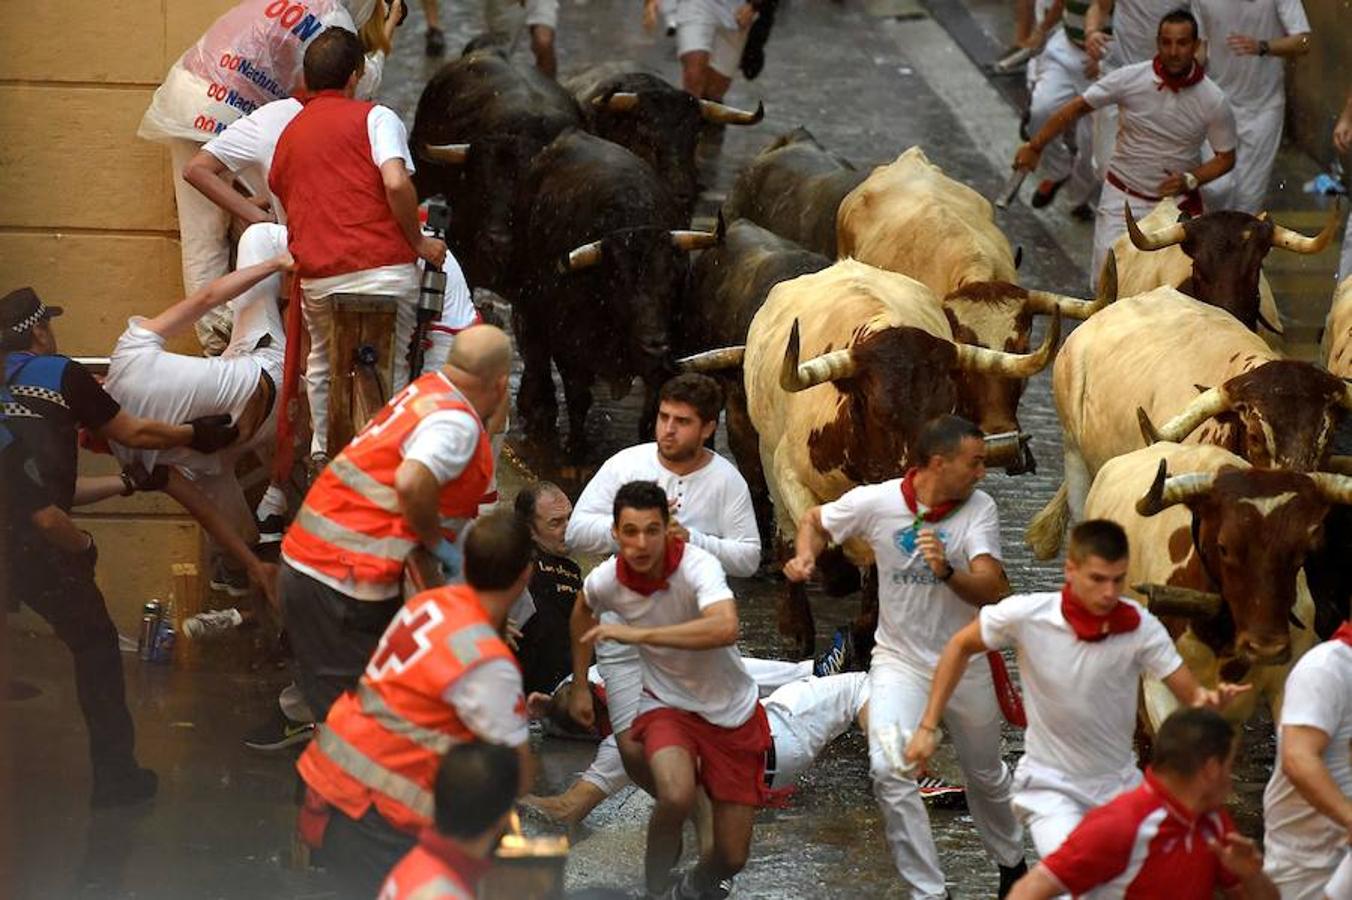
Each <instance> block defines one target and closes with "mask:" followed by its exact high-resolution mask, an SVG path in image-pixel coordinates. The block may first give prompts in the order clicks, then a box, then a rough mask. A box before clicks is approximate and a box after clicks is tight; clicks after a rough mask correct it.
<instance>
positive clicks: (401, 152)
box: [301, 105, 422, 300]
mask: <svg viewBox="0 0 1352 900" xmlns="http://www.w3.org/2000/svg"><path fill="white" fill-rule="evenodd" d="M366 136H367V138H369V139H370V141H371V161H372V162H374V163H375V164H376V167H377V168H379V167H380V166H382V165H384V164H385V163H386V162H388V161H389V160H392V159H402V160H403V161H404V167H405V168H406V169H408V174H410V175H412V174H413V171H414V167H413V154H412V153H410V152H409V149H408V130H407V129H406V128H404V123H403V122H402V121H401V120H400V119H399V116H397V115H396V114H395V112H394V110H392V109H390V108H389V107H387V106H379V105H376V106H373V107H371V111H370V112H369V113H367V115H366ZM421 280H422V275H421V271H420V270H419V268H418V264H417V263H398V264H396V265H391V266H378V267H376V268H374V269H362V270H360V271H357V272H345V273H343V274H342V275H329V276H327V277H325V278H302V279H301V287H303V288H304V289H305V293H306V295H307V296H308V297H310V298H311V299H313V300H318V299H321V298H323V297H327V296H329V295H330V294H339V293H355V294H378V295H380V296H390V297H394V296H404V295H407V294H414V293H417V291H418V285H419V283H420V282H421Z"/></svg>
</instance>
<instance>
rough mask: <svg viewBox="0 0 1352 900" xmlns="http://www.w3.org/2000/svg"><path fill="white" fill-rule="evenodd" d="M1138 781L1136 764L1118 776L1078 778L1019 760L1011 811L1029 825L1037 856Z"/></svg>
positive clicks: (1052, 849) (1057, 844) (1045, 853)
mask: <svg viewBox="0 0 1352 900" xmlns="http://www.w3.org/2000/svg"><path fill="white" fill-rule="evenodd" d="M1140 783H1141V772H1140V770H1139V769H1137V768H1136V767H1135V766H1133V767H1132V768H1131V769H1130V770H1129V771H1127V772H1123V773H1122V774H1121V775H1120V776H1111V777H1106V778H1081V777H1077V776H1071V775H1066V774H1064V773H1061V772H1056V771H1052V770H1049V769H1044V768H1041V767H1039V766H1036V765H1034V764H1031V763H1029V762H1028V759H1027V757H1024V759H1023V760H1021V761H1020V762H1019V767H1018V770H1017V771H1016V772H1015V773H1014V799H1013V803H1012V806H1013V809H1014V814H1015V815H1016V816H1018V817H1019V821H1020V822H1022V823H1023V825H1024V827H1025V828H1027V829H1028V833H1029V836H1030V837H1031V838H1032V839H1033V846H1034V847H1036V848H1037V853H1038V856H1041V857H1046V856H1049V855H1051V854H1052V853H1054V852H1056V850H1057V848H1059V847H1060V846H1061V845H1062V844H1063V843H1065V840H1066V838H1067V837H1068V836H1069V835H1070V833H1071V832H1072V831H1074V830H1075V827H1076V826H1077V825H1079V824H1080V820H1081V819H1083V818H1084V817H1085V814H1086V813H1088V812H1089V811H1090V810H1091V809H1093V808H1094V807H1096V806H1102V805H1103V804H1104V803H1107V802H1108V801H1109V800H1111V799H1113V798H1114V797H1116V796H1117V795H1118V794H1120V793H1122V792H1123V791H1128V790H1131V789H1132V788H1134V787H1136V786H1137V785H1138V784H1140Z"/></svg>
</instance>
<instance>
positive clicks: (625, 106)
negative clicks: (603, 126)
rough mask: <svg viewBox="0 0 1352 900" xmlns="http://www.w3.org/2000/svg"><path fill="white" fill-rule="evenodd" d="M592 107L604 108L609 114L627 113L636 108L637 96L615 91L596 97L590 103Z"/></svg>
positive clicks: (631, 93)
mask: <svg viewBox="0 0 1352 900" xmlns="http://www.w3.org/2000/svg"><path fill="white" fill-rule="evenodd" d="M592 106H595V107H597V108H601V107H604V108H605V109H608V110H610V111H611V112H629V111H630V110H633V109H637V108H638V94H635V93H633V92H632V91H616V92H615V93H613V94H607V95H605V96H604V97H597V98H596V99H595V100H593V101H592Z"/></svg>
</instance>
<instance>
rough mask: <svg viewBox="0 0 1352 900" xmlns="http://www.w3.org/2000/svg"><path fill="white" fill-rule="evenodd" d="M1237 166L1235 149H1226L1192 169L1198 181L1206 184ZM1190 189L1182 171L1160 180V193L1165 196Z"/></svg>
mask: <svg viewBox="0 0 1352 900" xmlns="http://www.w3.org/2000/svg"><path fill="white" fill-rule="evenodd" d="M1234 167H1235V151H1233V150H1226V151H1225V152H1224V153H1217V154H1216V155H1215V156H1213V157H1211V159H1209V160H1207V161H1206V162H1204V163H1202V164H1201V165H1200V166H1198V167H1197V168H1195V169H1193V170H1192V174H1193V176H1194V177H1195V178H1196V179H1197V183H1198V184H1199V185H1200V184H1206V183H1207V182H1208V181H1215V180H1216V179H1217V178H1220V177H1221V176H1222V175H1224V174H1225V173H1226V172H1229V171H1230V170H1231V169H1233V168H1234ZM1187 189H1188V187H1187V184H1186V183H1185V182H1184V180H1183V173H1182V172H1171V173H1169V175H1168V177H1166V178H1165V179H1164V180H1163V181H1161V182H1160V187H1159V190H1160V194H1161V195H1162V196H1165V197H1172V196H1175V195H1177V194H1181V193H1183V192H1184V191H1186V190H1187Z"/></svg>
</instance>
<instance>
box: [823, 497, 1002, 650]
mask: <svg viewBox="0 0 1352 900" xmlns="http://www.w3.org/2000/svg"><path fill="white" fill-rule="evenodd" d="M821 510H822V512H821V515H822V526H823V527H824V528H825V529H826V532H827V534H829V535H830V536H831V539H832V540H833V541H835V542H836V543H842V542H844V541H846V540H847V539H849V538H853V537H858V538H862V539H864V540H865V541H867V542H868V544H869V546H871V547H872V548H873V554H874V556H875V557H876V558H877V562H878V603H879V606H880V610H879V617H878V632H877V645H876V646H875V647H874V650H873V658H874V659H879V660H886V659H888V658H889V657H891V658H894V659H896V660H898V661H901V662H905V663H909V664H910V665H912V666H919V667H920V668H921V669H923V670H924V671H931V670H933V668H934V667H935V665H937V664H938V662H939V654H940V653H941V652H943V649H944V645H945V644H947V643H948V641H949V638H951V637H953V635H954V634H955V633H956V632H957V631H958V630H959V629H960V628H962V627H963V626H964V625H966V624H967V623H968V622H970V621H972V618H973V617H974V616H975V615H976V607H974V606H972V605H971V604H968V603H966V602H964V601H963V600H962V598H960V597H959V596H958V595H957V594H955V593H954V592H953V589H952V588H950V587H949V586H948V585H946V584H944V583H943V582H942V581H940V580H939V579H938V577H937V576H936V575H935V574H934V573H933V572H931V571H930V567H929V565H928V564H927V563H926V562H925V557H924V556H923V555H922V554H921V552H920V549H919V547H918V546H917V545H916V537H917V534H916V530H915V528H914V527H913V526H914V525H915V516H913V515H912V514H911V511H910V510H909V509H907V508H906V501H905V500H904V499H903V498H902V496H901V479H899V478H894V479H892V480H891V481H884V482H883V483H882V484H866V485H861V486H860V487H857V488H854V489H853V490H851V491H849V492H848V493H846V494H845V495H844V496H843V497H841V498H840V499H839V500H836V501H834V502H832V503H827V504H825V505H824V506H822V508H821ZM921 511H922V512H924V511H925V508H924V507H923V506H922V507H921ZM925 527H932V528H934V530H935V531H936V532H938V535H939V539H940V540H941V541H943V544H944V551H945V554H946V556H947V557H948V560H949V561H950V562H951V563H952V564H953V567H954V568H957V569H970V568H971V564H972V560H974V559H976V558H977V557H978V556H982V555H987V556H990V557H992V558H993V559H995V560H996V561H999V560H1000V558H1001V556H1000V519H999V515H998V513H997V512H996V509H995V501H994V500H992V499H991V498H990V496H989V495H988V494H986V493H984V492H982V491H974V492H973V493H972V496H971V497H969V498H968V499H967V502H966V503H964V504H962V506H960V507H958V509H957V510H955V511H954V512H953V513H951V514H949V516H948V517H947V518H945V519H943V520H942V521H940V522H937V523H933V524H932V525H927V526H925Z"/></svg>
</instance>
